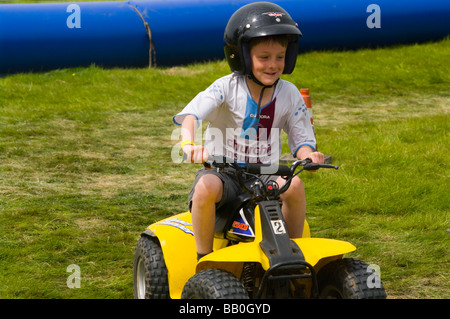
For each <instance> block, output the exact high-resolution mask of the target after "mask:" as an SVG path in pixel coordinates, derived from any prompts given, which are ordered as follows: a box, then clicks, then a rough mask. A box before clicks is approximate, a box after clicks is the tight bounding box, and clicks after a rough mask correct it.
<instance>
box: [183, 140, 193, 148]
mask: <svg viewBox="0 0 450 319" xmlns="http://www.w3.org/2000/svg"><path fill="white" fill-rule="evenodd" d="M188 144H189V145H195V143H194V142H192V141H189V140H184V141H183V142H181V149H183V147H184V146H185V145H188Z"/></svg>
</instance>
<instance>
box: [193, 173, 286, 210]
mask: <svg viewBox="0 0 450 319" xmlns="http://www.w3.org/2000/svg"><path fill="white" fill-rule="evenodd" d="M207 174H213V175H216V176H217V177H219V178H220V179H221V180H222V183H223V194H222V199H221V200H220V202H218V203H217V204H216V217H217V216H218V215H223V214H224V213H226V212H229V210H228V209H225V208H228V207H229V204H230V203H232V202H233V201H235V200H236V198H237V197H238V196H239V195H240V194H243V193H244V191H243V190H242V189H241V187H240V186H239V182H238V180H237V177H236V175H235V170H234V169H233V168H225V169H224V170H223V171H221V172H217V170H215V169H205V168H202V169H201V170H199V171H198V172H197V174H196V175H195V180H194V184H193V186H192V188H191V191H190V192H189V196H188V204H189V210H191V207H192V197H193V196H194V190H195V185H197V182H198V181H199V179H200V178H201V177H202V176H204V175H207ZM259 177H260V178H261V179H262V180H263V181H264V182H267V181H268V180H274V181H275V180H276V179H277V178H278V176H276V175H260V176H259ZM252 180H254V178H248V179H247V180H246V183H251V182H252ZM222 208H224V209H222Z"/></svg>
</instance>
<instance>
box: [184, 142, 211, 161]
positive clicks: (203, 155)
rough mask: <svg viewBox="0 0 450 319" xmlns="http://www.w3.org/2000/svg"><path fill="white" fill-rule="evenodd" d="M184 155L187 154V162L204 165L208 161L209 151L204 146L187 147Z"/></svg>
mask: <svg viewBox="0 0 450 319" xmlns="http://www.w3.org/2000/svg"><path fill="white" fill-rule="evenodd" d="M183 153H184V154H186V159H185V162H187V163H195V164H203V163H204V162H206V160H207V159H208V156H209V154H208V151H207V150H206V147H204V146H203V145H185V146H183Z"/></svg>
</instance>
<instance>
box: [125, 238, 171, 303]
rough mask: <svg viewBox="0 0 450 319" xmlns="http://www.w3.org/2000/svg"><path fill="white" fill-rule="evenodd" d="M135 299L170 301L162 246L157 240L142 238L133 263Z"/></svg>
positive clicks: (137, 246)
mask: <svg viewBox="0 0 450 319" xmlns="http://www.w3.org/2000/svg"><path fill="white" fill-rule="evenodd" d="M133 290H134V298H135V299H168V298H170V294H169V281H168V277H167V267H166V264H165V262H164V255H163V252H162V249H161V246H160V244H159V242H158V240H157V239H156V238H152V237H148V236H142V237H141V238H140V239H139V241H138V243H137V244H136V250H135V253H134V263H133Z"/></svg>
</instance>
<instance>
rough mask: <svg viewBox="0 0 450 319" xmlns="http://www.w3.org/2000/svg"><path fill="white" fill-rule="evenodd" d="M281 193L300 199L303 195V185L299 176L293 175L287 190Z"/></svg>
mask: <svg viewBox="0 0 450 319" xmlns="http://www.w3.org/2000/svg"><path fill="white" fill-rule="evenodd" d="M282 195H284V196H282V197H289V198H292V197H293V198H296V199H302V198H303V197H305V185H304V184H303V181H302V180H301V179H300V178H299V177H295V178H294V179H292V181H291V185H290V186H289V188H288V190H287V191H286V192H285V193H284V194H282Z"/></svg>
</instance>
